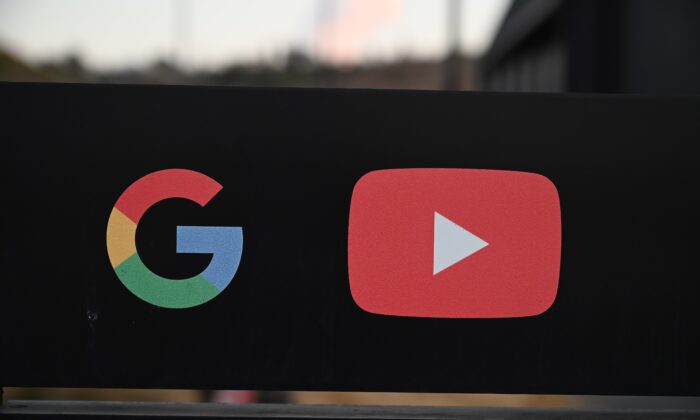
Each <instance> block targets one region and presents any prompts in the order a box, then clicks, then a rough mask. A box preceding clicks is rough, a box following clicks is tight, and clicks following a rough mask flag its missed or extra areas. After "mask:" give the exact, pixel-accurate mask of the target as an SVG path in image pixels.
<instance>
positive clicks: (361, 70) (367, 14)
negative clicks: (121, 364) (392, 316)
mask: <svg viewBox="0 0 700 420" xmlns="http://www.w3.org/2000/svg"><path fill="white" fill-rule="evenodd" d="M0 80H5V81H41V82H86V83H157V84H195V85H235V86H293V87H335V88H381V89H432V90H491V91H516V92H599V93H641V94H663V95H666V94H675V95H678V94H680V95H686V94H700V1H697V0H666V1H660V0H430V1H429V0H255V1H250V0H249V1H244V0H149V1H142V0H0ZM649 380H653V378H649ZM3 398H4V399H32V398H40V399H102V400H142V401H190V402H198V401H218V402H227V403H247V402H291V403H320V404H323V403H335V404H404V405H467V406H510V407H523V406H531V407H579V406H589V407H637V408H643V407H654V408H662V407H669V408H684V407H686V408H687V407H695V408H697V407H700V403H699V402H698V399H697V398H663V397H657V398H638V397H592V396H586V397H584V396H551V395H487V394H469V395H460V394H396V393H347V392H344V393H339V392H257V391H199V390H109V389H107V390H105V389H102V390H97V389H55V388H54V389H41V388H34V389H20V388H5V392H4V394H3Z"/></svg>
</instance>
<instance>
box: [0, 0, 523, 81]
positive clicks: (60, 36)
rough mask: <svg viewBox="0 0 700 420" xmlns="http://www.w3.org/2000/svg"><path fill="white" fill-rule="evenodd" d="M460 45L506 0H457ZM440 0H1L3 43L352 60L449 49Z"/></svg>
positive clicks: (476, 45)
mask: <svg viewBox="0 0 700 420" xmlns="http://www.w3.org/2000/svg"><path fill="white" fill-rule="evenodd" d="M461 1H462V7H461V9H462V13H461V16H462V22H463V25H462V26H463V28H462V33H461V40H462V50H463V51H464V52H465V53H467V54H471V55H479V54H481V53H482V52H483V51H484V50H485V49H486V48H487V47H488V45H489V43H490V41H491V38H492V36H493V33H494V31H495V29H496V28H497V27H498V24H499V23H500V20H501V19H502V16H503V13H504V12H505V10H506V9H507V7H508V5H509V4H510V0H461ZM446 15H447V0H0V46H1V47H2V48H5V49H9V50H10V51H11V52H12V53H14V54H16V55H18V56H19V57H21V58H23V59H26V60H28V61H30V62H38V61H46V60H51V59H56V58H59V57H62V56H65V55H66V54H69V53H70V54H77V55H78V56H80V57H81V59H82V60H83V61H84V62H85V63H86V64H87V65H88V66H90V67H92V68H95V69H103V70H109V69H118V68H129V67H139V66H143V65H148V64H150V63H152V62H154V61H156V60H158V59H162V58H174V59H175V60H177V62H178V63H179V64H181V65H183V66H185V67H188V68H191V69H215V68H218V67H221V66H224V65H226V64H229V63H231V62H251V61H272V60H274V59H275V58H279V57H280V56H282V55H283V54H285V52H287V51H289V50H290V49H292V48H294V49H300V50H304V51H307V52H309V53H311V54H313V55H314V56H316V57H320V58H321V59H324V60H326V61H331V62H335V63H339V64H355V63H361V62H366V61H377V60H392V59H396V58H400V57H416V58H437V57H440V56H442V55H443V54H444V53H445V51H446V46H447V43H446V29H445V20H446Z"/></svg>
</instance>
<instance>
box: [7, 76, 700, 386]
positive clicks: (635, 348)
mask: <svg viewBox="0 0 700 420" xmlns="http://www.w3.org/2000/svg"><path fill="white" fill-rule="evenodd" d="M0 96H1V97H2V98H3V100H2V103H1V104H0V112H1V113H0V115H2V118H3V124H2V133H3V135H2V137H3V143H2V144H3V153H2V157H1V158H0V159H1V162H2V185H3V196H4V200H3V206H2V212H3V213H2V214H3V217H2V232H3V241H2V263H3V267H4V272H3V274H2V276H1V278H0V305H1V309H0V310H1V316H2V320H1V321H0V322H1V323H2V345H1V346H0V351H1V353H0V357H1V363H0V385H2V386H99V387H176V388H225V389H297V390H302V389H307V390H312V389H325V390H373V391H374V390H376V391H379V390H383V391H384V390H390V391H455V392H457V391H461V392H504V393H510V392H514V393H572V394H642V395H643V394H657V395H700V356H699V355H700V340H699V339H698V338H699V336H700V305H698V300H699V299H700V276H699V274H698V263H697V259H698V258H697V255H698V253H699V252H700V246H699V245H698V244H699V243H700V242H699V241H698V238H699V237H700V232H699V231H698V228H697V226H698V222H697V219H698V214H700V206H698V204H697V202H698V200H697V195H698V185H700V175H698V169H699V165H698V163H699V162H700V158H699V156H700V155H699V154H698V151H699V147H698V144H699V142H700V99H698V98H645V97H624V96H576V95H574V96H567V95H506V94H471V93H434V92H422V93H421V92H402V91H394V92H389V91H353V90H306V89H234V88H206V87H196V88H195V87H153V86H104V85H103V86H98V85H94V86H89V85H31V84H1V85H0ZM418 168H433V169H436V170H432V171H431V170H428V169H423V170H421V171H418V170H417V169H418ZM397 169H401V171H387V170H397ZM458 169H469V170H470V171H459V170H458ZM407 170H408V171H407ZM483 170H489V171H483ZM368 174H369V175H368ZM516 178H517V179H516ZM361 179H362V180H364V181H362V182H360V183H358V181H360V180H361ZM485 185H487V186H489V187H488V188H486V187H485ZM467 186H468V187H467ZM463 187H464V188H465V190H464V191H467V193H465V195H463V196H460V193H459V192H460V191H462V190H461V189H460V188H463ZM353 191H355V194H356V195H353ZM419 193H420V194H419ZM450 197H455V199H454V200H452V199H451V198H450ZM460 197H461V198H460ZM464 197H467V199H465V198H464ZM358 200H359V201H358ZM514 200H520V201H514ZM351 201H352V207H353V214H352V215H351ZM471 201H473V203H475V204H474V206H475V207H470V206H471V204H470V202H471ZM460 208H464V209H467V210H465V211H467V213H469V215H470V217H469V218H465V217H463V215H462V214H461V213H460V210H459V209H460ZM387 209H388V210H387ZM470 209H471V210H470ZM491 209H492V210H491ZM470 212H471V213H470ZM375 213H376V218H375V217H374V214H375ZM414 215H415V237H414V236H411V235H412V233H411V232H412V230H410V229H407V228H406V226H407V224H410V223H411V221H412V220H413V218H414ZM477 216H478V217H477ZM394 221H397V222H396V224H395V225H394ZM398 221H400V223H399V222H398ZM501 221H502V222H503V224H501ZM108 226H109V227H108ZM358 226H359V227H358ZM372 231H376V232H377V236H376V237H373V236H371V234H368V233H367V232H372ZM509 232H512V234H509ZM349 234H350V238H349ZM433 234H434V235H433ZM368 235H369V236H368ZM392 235H394V236H392ZM470 235H471V236H470ZM392 238H393V239H392ZM401 238H404V239H405V240H403V242H404V244H401V243H398V245H397V247H396V249H394V250H391V249H388V248H391V244H395V243H396V242H401V241H402V239H401ZM380 239H381V240H380ZM392 241H393V242H392ZM509 241H510V242H509ZM528 241H529V242H528ZM506 243H507V244H508V245H507V246H506V245H504V244H506ZM455 244H457V245H455ZM528 244H529V245H528ZM455 246H456V248H455ZM504 246H505V248H504ZM504 249H505V251H504ZM368 250H373V252H368ZM422 250H427V251H425V252H424V251H422ZM533 250H535V251H533ZM349 251H350V253H351V257H352V258H351V259H350V260H349V259H348V252H349ZM374 251H376V252H374ZM514 255H518V258H515V257H513V256H514ZM382 258H383V259H382ZM396 258H399V259H400V261H399V262H398V263H397V260H396ZM349 262H350V264H349ZM384 262H386V264H385V263H384ZM470 267H481V268H479V270H480V271H478V273H481V274H480V275H478V276H471V277H470V276H467V275H462V274H456V273H468V272H469V270H472V268H470ZM499 267H500V268H499ZM524 267H525V268H524ZM527 267H530V268H527ZM349 270H350V275H349ZM475 272H477V271H475ZM506 272H507V274H503V273H506ZM375 273H376V274H375ZM404 278H405V281H406V287H405V288H404V287H402V286H401V285H402V284H401V281H402V279H404ZM460 280H463V281H464V283H460ZM431 281H432V282H431ZM351 284H352V286H351ZM462 284H468V285H469V286H463V285H462ZM385 285H390V286H391V287H389V286H387V287H384V286H385ZM420 290H423V293H424V294H425V299H424V301H422V302H421V300H420V299H419V297H420V294H419V291H420ZM448 291H456V292H454V293H448ZM472 292H473V293H472ZM479 293H480V294H479ZM392 297H395V299H393V298H392ZM363 308H364V309H363ZM426 308H427V309H426Z"/></svg>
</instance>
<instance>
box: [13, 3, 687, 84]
mask: <svg viewBox="0 0 700 420" xmlns="http://www.w3.org/2000/svg"><path fill="white" fill-rule="evenodd" d="M699 20H700V2H698V1H696V0H668V1H664V2H661V1H658V0H430V1H428V0H294V1H288V0H256V1H244V0H149V1H147V2H144V1H139V0H0V80H13V81H51V82H89V83H167V84H198V85H202V84H206V85H239V86H300V87H341V88H386V89H436V90H442V89H447V90H496V91H534V92H601V93H602V92H606V93H608V92H609V93H644V94H697V93H700V78H699V77H698V75H699V74H700V25H697V22H698V21H699Z"/></svg>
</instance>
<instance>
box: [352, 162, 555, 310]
mask: <svg viewBox="0 0 700 420" xmlns="http://www.w3.org/2000/svg"><path fill="white" fill-rule="evenodd" d="M348 229H349V230H348V274H349V277H350V290H351V292H352V297H353V299H354V300H355V302H356V303H357V305H359V306H360V307H361V308H362V309H364V310H366V311H368V312H371V313H376V314H384V315H395V316H412V317H432V318H511V317H525V316H533V315H538V314H541V313H542V312H544V311H546V310H547V309H548V308H549V307H550V306H551V305H552V303H553V302H554V299H555V297H556V294H557V285H558V281H559V264H560V256H561V211H560V206H559V195H558V193H557V189H556V187H555V186H554V184H553V183H552V182H551V181H550V180H549V179H547V178H546V177H544V176H542V175H538V174H534V173H526V172H514V171H498V170H480V169H389V170H379V171H373V172H369V173H368V174H366V175H364V176H363V177H362V178H360V179H359V180H358V181H357V183H356V184H355V188H354V190H353V193H352V200H351V204H350V221H349V228H348Z"/></svg>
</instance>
